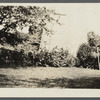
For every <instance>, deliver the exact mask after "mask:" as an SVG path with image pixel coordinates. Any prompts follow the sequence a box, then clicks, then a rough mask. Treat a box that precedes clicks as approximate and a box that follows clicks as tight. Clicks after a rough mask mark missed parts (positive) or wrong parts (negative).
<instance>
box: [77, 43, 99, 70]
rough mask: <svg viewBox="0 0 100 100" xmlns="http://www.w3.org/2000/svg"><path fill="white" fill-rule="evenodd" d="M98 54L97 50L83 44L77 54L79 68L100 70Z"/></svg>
mask: <svg viewBox="0 0 100 100" xmlns="http://www.w3.org/2000/svg"><path fill="white" fill-rule="evenodd" d="M95 54H96V48H93V47H91V46H89V45H88V44H85V43H83V44H82V45H80V46H79V49H78V52H77V58H78V59H79V62H80V64H79V67H81V66H82V67H83V68H93V69H98V60H97V56H95Z"/></svg>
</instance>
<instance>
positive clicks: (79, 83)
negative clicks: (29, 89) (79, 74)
mask: <svg viewBox="0 0 100 100" xmlns="http://www.w3.org/2000/svg"><path fill="white" fill-rule="evenodd" d="M37 84H38V87H45V88H54V87H58V88H91V89H92V88H94V89H96V88H100V78H98V77H92V78H80V79H73V80H72V79H66V78H58V79H46V80H40V81H38V83H37Z"/></svg>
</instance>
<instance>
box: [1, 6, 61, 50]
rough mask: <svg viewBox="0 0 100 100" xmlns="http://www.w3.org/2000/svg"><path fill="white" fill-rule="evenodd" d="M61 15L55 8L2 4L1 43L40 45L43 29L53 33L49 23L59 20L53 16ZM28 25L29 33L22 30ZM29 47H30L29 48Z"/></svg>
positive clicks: (14, 45)
mask: <svg viewBox="0 0 100 100" xmlns="http://www.w3.org/2000/svg"><path fill="white" fill-rule="evenodd" d="M54 15H55V16H56V15H57V16H60V14H57V13H56V12H55V11H54V10H49V9H46V8H45V7H37V6H0V26H2V28H1V29H0V44H1V45H5V44H9V45H11V46H13V47H16V46H17V45H18V44H22V43H23V44H25V43H26V45H27V43H29V44H31V45H36V46H39V43H40V41H41V34H42V32H43V31H45V32H46V33H48V34H49V33H51V32H52V30H50V29H48V28H47V23H49V22H57V23H59V22H58V20H57V19H54V17H52V16H54ZM24 27H28V31H29V32H28V33H29V34H23V33H22V32H21V30H23V28H24ZM28 49H29V48H28Z"/></svg>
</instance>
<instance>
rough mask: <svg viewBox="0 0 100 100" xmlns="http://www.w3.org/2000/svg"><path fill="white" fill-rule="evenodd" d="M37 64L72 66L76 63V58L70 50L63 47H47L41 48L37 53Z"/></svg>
mask: <svg viewBox="0 0 100 100" xmlns="http://www.w3.org/2000/svg"><path fill="white" fill-rule="evenodd" d="M34 61H35V62H36V64H35V65H36V66H44V67H45V66H51V67H71V66H75V65H76V58H75V57H73V56H71V55H70V54H69V52H68V50H64V49H63V48H60V49H58V48H57V47H55V48H53V50H52V51H48V50H46V49H42V50H40V52H39V53H37V54H36V56H35V60H34Z"/></svg>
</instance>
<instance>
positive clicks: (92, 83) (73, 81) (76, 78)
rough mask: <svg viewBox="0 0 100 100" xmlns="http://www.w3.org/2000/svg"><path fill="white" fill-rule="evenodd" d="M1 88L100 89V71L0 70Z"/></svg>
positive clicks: (39, 68)
mask: <svg viewBox="0 0 100 100" xmlns="http://www.w3.org/2000/svg"><path fill="white" fill-rule="evenodd" d="M0 87H1V88H3V87H4V88H100V70H93V69H83V68H75V67H72V68H64V67H61V68H53V67H36V68H33V67H27V68H18V69H13V68H0Z"/></svg>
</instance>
